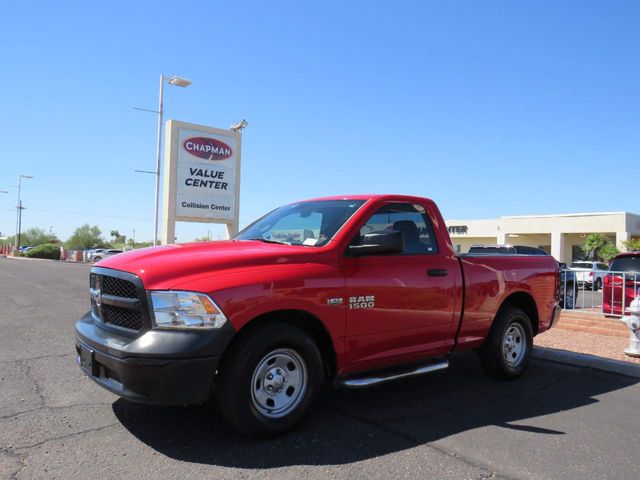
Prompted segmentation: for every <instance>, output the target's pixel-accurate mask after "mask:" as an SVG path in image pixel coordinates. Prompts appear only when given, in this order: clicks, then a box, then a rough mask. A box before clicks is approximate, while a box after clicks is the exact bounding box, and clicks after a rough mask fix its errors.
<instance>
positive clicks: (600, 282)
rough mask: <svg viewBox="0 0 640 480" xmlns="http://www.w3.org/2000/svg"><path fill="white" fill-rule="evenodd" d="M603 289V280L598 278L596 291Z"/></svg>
mask: <svg viewBox="0 0 640 480" xmlns="http://www.w3.org/2000/svg"><path fill="white" fill-rule="evenodd" d="M601 288H602V279H601V278H597V279H596V291H598V290H600V289H601Z"/></svg>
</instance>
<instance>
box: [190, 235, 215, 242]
mask: <svg viewBox="0 0 640 480" xmlns="http://www.w3.org/2000/svg"><path fill="white" fill-rule="evenodd" d="M209 240H211V239H210V238H209V236H208V235H203V236H202V237H197V238H194V239H193V241H194V242H208V241H209Z"/></svg>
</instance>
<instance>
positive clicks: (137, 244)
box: [127, 238, 153, 248]
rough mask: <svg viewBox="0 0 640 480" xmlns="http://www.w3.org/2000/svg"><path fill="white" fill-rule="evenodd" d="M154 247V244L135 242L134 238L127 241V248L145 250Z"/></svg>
mask: <svg viewBox="0 0 640 480" xmlns="http://www.w3.org/2000/svg"><path fill="white" fill-rule="evenodd" d="M151 245H153V242H135V243H134V242H133V238H128V239H127V248H144V247H150V246H151Z"/></svg>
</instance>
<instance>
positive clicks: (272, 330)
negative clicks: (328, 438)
mask: <svg viewBox="0 0 640 480" xmlns="http://www.w3.org/2000/svg"><path fill="white" fill-rule="evenodd" d="M287 356H289V357H287ZM273 358H277V363H274V364H273V365H272V364H270V363H269V361H271V360H272V359H273ZM287 358H289V359H290V361H289V363H286V362H287ZM282 362H284V363H282ZM278 365H286V366H282V368H281V369H280V370H278V371H279V373H278V374H275V373H274V375H275V378H274V377H273V375H272V377H271V379H273V380H271V379H270V380H267V378H268V373H267V372H272V371H274V369H276V370H277V369H278V368H279V367H278ZM291 367H294V368H291ZM263 374H264V375H263ZM303 374H304V377H305V378H306V383H305V384H304V386H303V385H302V383H297V381H296V380H294V376H295V375H297V377H295V378H301V377H302V376H303ZM287 376H288V377H287ZM287 378H291V379H292V380H291V382H289V383H288V384H287V383H286V382H287ZM269 381H271V382H272V383H271V384H269ZM276 381H277V382H278V383H273V382H276ZM282 382H285V383H282ZM323 383H324V368H323V363H322V354H321V353H320V350H319V349H318V346H317V345H316V343H315V342H314V341H313V339H312V338H311V337H310V336H309V335H308V334H307V333H306V332H305V331H304V330H302V329H300V328H298V327H295V326H293V325H288V324H285V323H278V322H274V323H268V324H265V325H260V326H258V327H256V328H255V329H254V330H253V331H251V332H250V333H249V334H248V335H247V336H246V337H244V338H242V339H240V340H239V342H238V344H237V345H234V346H233V347H232V349H231V351H230V352H229V353H228V355H226V356H225V357H224V358H223V361H222V364H221V366H220V369H219V373H218V379H217V384H216V399H217V403H218V407H219V408H220V411H221V412H222V414H223V415H224V417H225V418H226V419H227V421H228V422H229V423H230V424H231V425H232V426H233V427H234V428H235V429H236V430H238V431H239V432H240V433H242V434H243V435H246V436H248V437H251V438H265V437H271V436H275V435H279V434H282V433H285V432H287V431H289V430H291V429H293V428H294V427H296V426H297V425H299V424H300V423H301V422H302V420H304V418H305V416H306V415H307V413H308V412H309V410H310V408H311V405H312V404H313V403H314V401H315V400H316V399H317V397H318V394H319V393H320V390H321V388H322V385H323ZM294 384H295V385H296V388H297V391H296V390H295V388H294ZM274 387H275V388H278V387H279V390H278V391H277V392H278V393H277V392H276V391H275V390H274V391H272V392H271V393H269V392H267V389H268V388H272V389H273V388H274ZM283 389H284V393H282V392H283ZM289 391H291V394H289ZM270 396H271V397H270ZM294 397H295V398H294ZM265 399H266V400H265ZM274 399H275V400H276V401H279V399H284V400H283V401H282V404H283V405H286V402H290V403H289V404H288V405H289V407H288V408H284V407H283V408H284V409H281V411H278V409H275V408H274V410H271V411H269V410H268V408H270V407H269V406H268V404H269V401H271V402H272V403H273V402H274ZM271 406H277V405H276V404H273V405H271ZM274 415H277V416H274Z"/></svg>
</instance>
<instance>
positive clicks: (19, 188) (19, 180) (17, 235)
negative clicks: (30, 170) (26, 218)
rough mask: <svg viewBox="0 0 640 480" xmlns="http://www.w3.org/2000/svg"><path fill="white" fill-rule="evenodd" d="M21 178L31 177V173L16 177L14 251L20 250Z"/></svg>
mask: <svg viewBox="0 0 640 480" xmlns="http://www.w3.org/2000/svg"><path fill="white" fill-rule="evenodd" d="M23 178H33V177H32V176H31V175H20V176H19V177H18V203H17V204H16V210H17V212H16V217H17V218H16V238H15V241H16V245H15V251H16V252H18V251H19V250H20V227H21V226H22V225H21V224H22V210H23V209H24V207H23V206H22V200H20V190H21V189H22V179H23Z"/></svg>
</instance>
